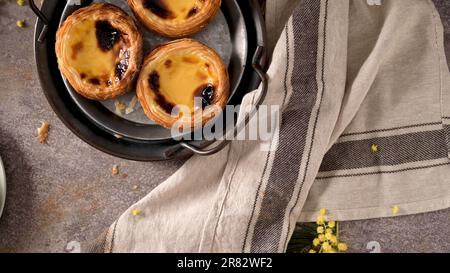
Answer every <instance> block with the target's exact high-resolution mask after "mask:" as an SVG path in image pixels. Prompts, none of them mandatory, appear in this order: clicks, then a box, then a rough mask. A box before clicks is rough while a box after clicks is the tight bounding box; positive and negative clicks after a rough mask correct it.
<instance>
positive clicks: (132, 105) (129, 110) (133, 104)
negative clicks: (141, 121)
mask: <svg viewBox="0 0 450 273" xmlns="http://www.w3.org/2000/svg"><path fill="white" fill-rule="evenodd" d="M136 103H137V97H136V95H134V96H133V98H132V99H131V101H130V103H129V104H128V107H127V109H125V115H129V114H131V113H133V112H134V110H135V109H134V108H135V107H136Z"/></svg>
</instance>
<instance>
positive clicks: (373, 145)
mask: <svg viewBox="0 0 450 273" xmlns="http://www.w3.org/2000/svg"><path fill="white" fill-rule="evenodd" d="M370 150H371V151H372V153H376V152H378V145H377V144H372V146H370Z"/></svg>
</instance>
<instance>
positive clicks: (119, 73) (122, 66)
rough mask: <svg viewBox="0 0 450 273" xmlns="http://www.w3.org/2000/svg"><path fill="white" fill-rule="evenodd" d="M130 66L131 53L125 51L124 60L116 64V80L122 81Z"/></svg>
mask: <svg viewBox="0 0 450 273" xmlns="http://www.w3.org/2000/svg"><path fill="white" fill-rule="evenodd" d="M129 65H130V51H129V50H125V51H123V56H122V59H121V60H120V61H119V62H118V63H117V64H116V78H117V79H118V80H122V79H123V76H125V73H126V72H127V70H128V66H129Z"/></svg>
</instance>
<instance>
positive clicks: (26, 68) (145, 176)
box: [0, 0, 450, 252]
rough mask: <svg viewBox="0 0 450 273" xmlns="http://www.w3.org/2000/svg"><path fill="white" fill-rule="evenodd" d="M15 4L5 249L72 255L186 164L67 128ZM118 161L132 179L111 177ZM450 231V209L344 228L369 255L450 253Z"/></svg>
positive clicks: (1, 5)
mask: <svg viewBox="0 0 450 273" xmlns="http://www.w3.org/2000/svg"><path fill="white" fill-rule="evenodd" d="M15 2H16V1H15V0H7V1H6V0H0V48H1V49H2V50H1V52H0V54H1V55H0V56H1V58H0V87H1V89H0V155H1V157H2V158H3V161H4V163H5V165H6V174H7V183H8V194H7V202H6V208H5V212H4V215H3V217H2V218H1V219H0V252H29V251H32V252H66V251H68V249H72V247H73V246H75V248H76V246H77V242H79V243H81V247H83V246H84V245H85V243H84V242H86V241H89V240H92V239H94V238H95V237H96V236H97V235H99V234H100V233H101V232H102V231H103V229H104V228H106V227H107V226H108V225H109V224H111V223H112V222H113V221H114V220H115V218H117V217H118V216H119V215H120V214H121V213H122V212H123V211H124V210H125V209H126V208H128V206H130V205H131V204H133V203H134V202H136V201H137V200H139V199H140V198H142V197H144V196H145V195H146V194H147V193H148V192H149V191H150V190H151V189H153V188H154V187H155V186H156V185H158V184H159V183H161V182H162V181H163V180H164V179H165V178H167V177H168V176H169V175H170V174H172V173H173V172H174V171H175V170H177V168H179V167H180V166H181V164H182V162H179V161H172V162H157V163H137V162H130V161H124V160H121V159H117V158H114V157H111V156H108V155H106V154H103V153H101V152H99V151H97V150H95V149H93V148H91V147H90V146H88V145H87V144H85V143H83V142H82V141H80V140H79V139H78V138H77V137H76V136H75V135H73V134H72V133H71V132H70V131H69V130H68V129H67V128H65V127H64V125H63V124H62V123H61V122H60V121H59V120H58V118H57V117H56V115H55V114H54V113H53V112H52V110H51V108H50V106H49V105H48V103H47V102H46V100H45V98H44V95H43V93H42V90H41V87H40V85H39V81H38V78H37V74H36V71H35V64H34V60H33V48H32V45H33V25H34V20H35V19H34V16H33V14H32V13H31V11H29V9H28V8H27V7H19V6H17V4H16V3H15ZM444 2H445V1H444ZM19 19H26V22H27V26H26V28H24V29H19V28H18V27H16V21H17V20H19ZM447 23H448V21H447ZM41 121H48V122H50V124H51V126H52V127H51V132H50V137H49V139H48V144H46V145H40V144H39V142H38V139H37V136H36V128H37V127H39V126H40V123H41ZM114 164H118V165H119V166H120V170H121V172H122V173H127V174H128V177H127V178H123V177H121V176H118V177H112V176H111V167H112V166H113V165H114ZM135 186H138V188H137V189H135ZM449 227H450V210H445V211H440V212H434V213H428V214H422V215H415V216H409V217H399V218H392V219H376V220H369V221H355V222H346V223H342V224H341V230H342V240H343V241H346V242H347V243H348V244H349V246H350V251H352V252H369V250H368V249H367V247H368V243H369V242H371V241H375V243H369V246H370V245H374V246H375V247H376V246H377V244H379V246H380V248H381V249H380V250H381V251H382V252H404V251H406V252H443V251H446V252H450V242H449V238H450V228H449ZM74 241H75V243H73V242H74Z"/></svg>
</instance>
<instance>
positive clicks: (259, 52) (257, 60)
mask: <svg viewBox="0 0 450 273" xmlns="http://www.w3.org/2000/svg"><path fill="white" fill-rule="evenodd" d="M264 50H265V49H264V47H263V46H261V45H259V46H258V47H257V48H256V52H255V55H254V56H253V60H252V67H253V69H254V70H255V72H256V73H257V74H258V76H259V78H260V79H261V92H260V93H259V96H258V98H257V99H256V101H255V108H254V109H253V110H252V111H251V112H250V113H247V114H246V116H245V119H244V121H243V122H241V123H240V124H237V125H236V127H235V128H234V136H237V135H238V133H239V132H240V130H242V129H243V128H245V127H246V126H247V125H248V123H249V121H250V119H251V118H252V117H253V116H254V115H255V114H256V112H257V111H258V109H259V106H260V105H261V104H262V102H263V101H264V99H265V98H266V95H267V88H268V82H269V81H268V78H267V74H266V73H265V72H264V70H263V68H262V65H261V60H262V59H263V58H262V57H263V56H264V54H265V52H264ZM230 142H231V140H223V141H222V142H220V143H219V144H218V145H216V146H214V147H213V148H207V149H202V148H198V147H196V146H194V145H191V144H188V143H185V142H181V143H180V145H181V147H183V148H186V149H188V150H190V151H191V152H193V153H195V154H198V155H203V156H206V155H212V154H215V153H217V152H219V151H220V150H222V149H223V148H225V147H226V146H227V145H228V144H230Z"/></svg>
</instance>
